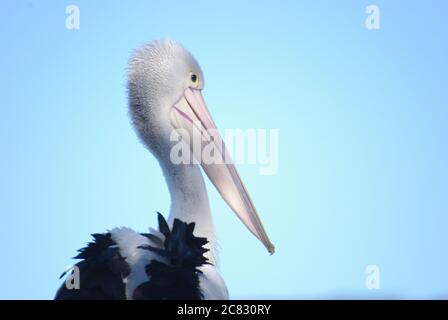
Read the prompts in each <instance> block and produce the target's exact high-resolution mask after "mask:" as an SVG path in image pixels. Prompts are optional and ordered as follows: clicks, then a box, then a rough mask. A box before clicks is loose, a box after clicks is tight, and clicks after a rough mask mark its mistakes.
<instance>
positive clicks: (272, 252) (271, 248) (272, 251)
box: [268, 244, 275, 256]
mask: <svg viewBox="0 0 448 320" xmlns="http://www.w3.org/2000/svg"><path fill="white" fill-rule="evenodd" d="M268 252H269V254H270V255H271V256H272V255H273V254H274V253H275V247H274V245H273V244H271V245H270V246H269V247H268Z"/></svg>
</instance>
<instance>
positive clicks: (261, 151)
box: [170, 124, 279, 175]
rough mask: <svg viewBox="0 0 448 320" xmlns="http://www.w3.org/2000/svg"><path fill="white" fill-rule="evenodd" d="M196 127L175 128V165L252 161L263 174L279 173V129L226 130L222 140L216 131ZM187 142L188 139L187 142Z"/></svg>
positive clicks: (172, 135) (172, 139)
mask: <svg viewBox="0 0 448 320" xmlns="http://www.w3.org/2000/svg"><path fill="white" fill-rule="evenodd" d="M197 127H200V126H199V124H198V126H193V132H192V134H191V135H190V134H189V132H188V131H187V130H183V129H177V130H173V132H172V133H171V136H170V140H171V141H173V142H175V144H174V146H173V147H172V148H171V152H170V160H171V162H172V163H174V164H181V163H182V164H205V165H210V164H231V163H235V164H249V165H258V166H259V168H258V171H259V173H260V174H261V175H274V174H276V173H277V172H278V155H279V146H278V144H279V130H278V129H244V130H243V129H226V130H224V131H223V132H224V135H223V140H224V141H225V144H224V141H221V139H220V138H219V137H220V134H219V132H218V131H217V130H214V129H210V130H202V131H200V130H199V129H197ZM184 141H187V142H189V145H188V143H184Z"/></svg>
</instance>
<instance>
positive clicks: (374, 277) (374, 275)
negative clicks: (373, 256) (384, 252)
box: [364, 264, 381, 290]
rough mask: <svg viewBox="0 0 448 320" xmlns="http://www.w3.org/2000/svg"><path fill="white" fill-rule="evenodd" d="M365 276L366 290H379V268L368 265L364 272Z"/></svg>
mask: <svg viewBox="0 0 448 320" xmlns="http://www.w3.org/2000/svg"><path fill="white" fill-rule="evenodd" d="M364 273H365V274H366V275H367V276H366V280H365V283H364V284H365V286H366V289H369V290H379V289H380V288H381V276H380V268H379V267H378V266H377V265H374V264H370V265H368V266H367V267H366V269H365V270H364Z"/></svg>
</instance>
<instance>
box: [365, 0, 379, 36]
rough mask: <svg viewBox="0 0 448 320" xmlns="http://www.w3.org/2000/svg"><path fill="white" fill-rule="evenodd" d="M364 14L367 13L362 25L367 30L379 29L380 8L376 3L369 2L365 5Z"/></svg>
mask: <svg viewBox="0 0 448 320" xmlns="http://www.w3.org/2000/svg"><path fill="white" fill-rule="evenodd" d="M366 14H368V16H367V18H366V20H365V22H364V25H365V27H366V29H367V30H379V29H380V28H381V23H380V8H379V7H378V6H377V5H374V4H371V5H368V6H367V7H366Z"/></svg>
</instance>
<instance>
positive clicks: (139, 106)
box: [128, 40, 274, 254]
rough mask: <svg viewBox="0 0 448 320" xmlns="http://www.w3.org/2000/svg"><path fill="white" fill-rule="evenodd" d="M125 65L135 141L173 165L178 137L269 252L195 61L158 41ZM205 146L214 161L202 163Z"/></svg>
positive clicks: (178, 47)
mask: <svg viewBox="0 0 448 320" xmlns="http://www.w3.org/2000/svg"><path fill="white" fill-rule="evenodd" d="M129 65H130V67H129V74H128V79H129V80H128V90H129V105H130V114H131V117H132V121H133V123H134V127H135V129H136V131H137V134H138V135H139V137H140V139H141V140H142V141H143V142H144V144H145V145H146V146H147V147H148V148H149V149H150V151H151V152H152V153H153V154H154V155H155V156H156V158H158V160H159V162H167V161H171V162H172V158H171V157H170V156H171V151H172V150H173V147H174V146H175V145H177V143H178V141H176V140H175V139H173V133H175V134H177V135H178V136H179V138H180V139H181V140H183V142H185V143H186V146H187V148H188V150H190V151H191V153H192V154H193V155H194V159H196V161H198V159H200V160H199V161H198V163H199V164H200V165H201V166H202V168H203V170H204V172H205V173H206V174H207V176H208V177H209V179H210V181H211V182H212V183H213V185H214V186H215V187H216V189H217V190H218V192H219V193H220V194H221V196H222V197H223V199H224V200H225V201H226V203H227V204H228V205H229V206H230V207H231V209H232V210H233V211H234V212H235V213H236V215H237V216H238V217H239V218H240V220H241V221H242V222H243V223H244V224H245V226H246V227H247V228H248V229H249V230H250V231H251V232H252V233H253V234H254V235H255V236H256V237H257V238H258V239H259V240H260V241H261V242H262V243H263V244H264V246H265V247H266V248H267V250H268V251H269V252H270V253H271V254H272V253H274V246H273V245H272V243H271V242H270V240H269V238H268V236H267V234H266V232H265V230H264V228H263V225H262V223H261V220H260V218H259V216H258V214H257V212H256V210H255V207H254V205H253V203H252V201H251V199H250V196H249V194H248V192H247V190H246V187H245V186H244V184H243V182H242V181H241V178H240V176H239V174H238V172H237V170H236V168H235V166H234V164H233V163H232V161H231V159H230V157H229V154H228V152H227V150H226V147H225V145H224V142H223V140H222V138H221V136H220V134H219V132H218V131H217V128H216V126H215V123H214V121H213V118H212V117H211V115H210V113H209V111H208V108H207V105H206V103H205V101H204V99H203V97H202V94H201V91H202V89H203V88H204V75H203V73H202V70H201V68H200V66H199V64H198V63H197V61H196V60H195V58H194V57H193V56H192V55H191V54H190V53H189V52H188V51H187V50H186V49H185V48H183V47H182V46H181V45H180V44H178V43H177V42H175V41H170V40H163V41H154V42H152V43H150V44H148V45H146V46H143V47H142V48H140V49H138V50H136V52H135V53H134V55H133V56H132V58H131V60H130V64H129ZM195 137H196V138H198V139H197V140H196V139H195ZM197 141H200V142H199V145H197V144H196V143H197ZM210 144H212V146H213V147H214V150H215V152H216V154H217V157H216V156H214V157H213V159H214V160H215V161H205V160H203V159H202V152H203V151H204V149H205V148H210ZM216 160H220V161H216ZM179 165H181V164H179Z"/></svg>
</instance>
